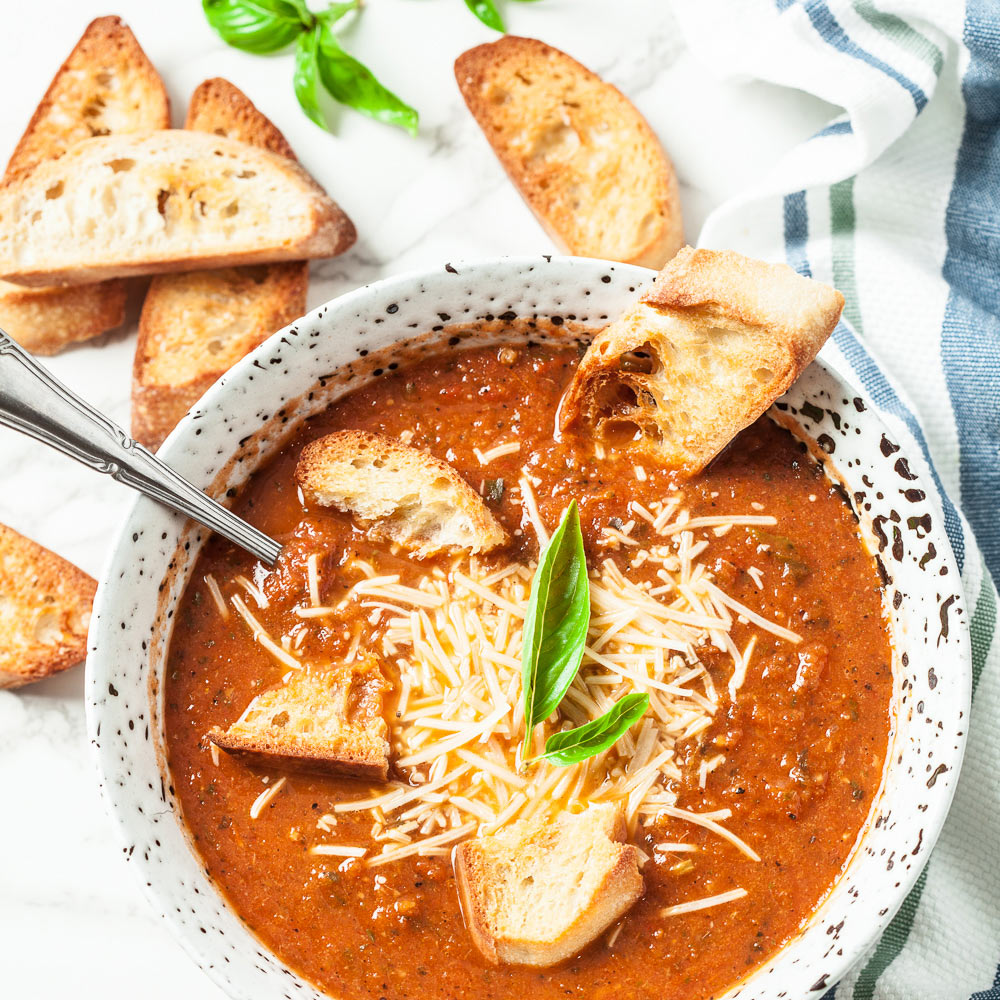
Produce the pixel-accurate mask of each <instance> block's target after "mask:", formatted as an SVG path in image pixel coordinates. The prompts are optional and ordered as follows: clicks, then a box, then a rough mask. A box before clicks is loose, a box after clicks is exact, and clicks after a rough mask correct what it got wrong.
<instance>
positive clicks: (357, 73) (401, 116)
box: [317, 21, 420, 135]
mask: <svg viewBox="0 0 1000 1000" xmlns="http://www.w3.org/2000/svg"><path fill="white" fill-rule="evenodd" d="M318 31H319V52H318V55H317V64H318V67H319V78H320V80H321V81H322V82H323V86H324V87H325V88H326V89H327V90H328V91H329V93H330V96H331V97H333V98H334V99H335V100H337V101H339V102H340V103H341V104H346V105H347V106H348V107H351V108H354V110H355V111H360V112H361V113H362V114H364V115H368V117H369V118H374V119H376V121H380V122H385V123H386V124H389V125H398V126H399V127H400V128H404V129H406V131H407V132H409V133H410V135H416V134H417V125H418V123H419V120H420V116H419V115H418V114H417V112H416V111H415V110H414V109H413V108H411V107H410V105H409V104H407V103H406V102H405V101H402V100H400V99H399V98H398V97H397V96H396V95H395V94H394V93H393V92H392V91H391V90H388V89H387V88H386V87H384V86H382V84H381V83H379V81H378V80H376V79H375V76H374V74H373V73H372V71H371V70H370V69H368V67H367V66H365V65H363V64H362V63H360V62H358V60H357V59H355V58H354V56H352V55H349V54H348V53H346V52H345V51H344V50H343V49H342V48H341V47H340V42H338V41H337V36H336V35H335V34H334V33H333V31H332V30H331V29H330V27H329V25H328V24H326V23H325V22H323V21H321V22H320V23H319V25H318Z"/></svg>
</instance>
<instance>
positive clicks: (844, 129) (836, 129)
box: [812, 121, 854, 139]
mask: <svg viewBox="0 0 1000 1000" xmlns="http://www.w3.org/2000/svg"><path fill="white" fill-rule="evenodd" d="M853 131H854V126H853V125H852V124H851V123H850V122H849V121H844V122H831V123H830V124H829V125H827V126H826V128H821V129H820V130H819V131H818V132H817V133H816V134H815V135H814V136H813V137H812V138H813V139H821V138H822V137H823V136H825V135H850V134H851V133H852V132H853Z"/></svg>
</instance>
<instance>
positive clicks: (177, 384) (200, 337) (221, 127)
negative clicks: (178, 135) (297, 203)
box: [132, 78, 309, 449]
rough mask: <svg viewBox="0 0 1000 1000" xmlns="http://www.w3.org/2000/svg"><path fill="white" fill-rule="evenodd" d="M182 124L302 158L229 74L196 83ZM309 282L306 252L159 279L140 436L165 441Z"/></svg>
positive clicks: (137, 420) (137, 390) (141, 365)
mask: <svg viewBox="0 0 1000 1000" xmlns="http://www.w3.org/2000/svg"><path fill="white" fill-rule="evenodd" d="M184 127H185V128H188V129H192V130H195V131H199V132H208V133H210V134H212V135H222V136H228V137H229V138H232V139H239V140H240V141H241V142H247V143H250V144H251V145H254V146H259V147H260V148H261V149H268V150H270V151H271V152H272V153H276V154H278V155H279V156H285V157H288V158H289V159H295V155H294V153H293V152H292V148H291V146H289V145H288V143H287V141H286V140H285V137H284V136H283V135H282V134H281V132H279V131H278V129H277V128H275V126H274V125H273V124H272V123H271V122H270V120H269V119H268V118H267V117H266V116H265V115H263V114H261V112H260V111H258V110H257V108H256V107H254V105H253V104H252V103H251V102H250V100H249V98H247V96H246V95H245V94H244V93H243V92H242V91H241V90H238V89H237V88H236V87H234V86H233V85H232V84H231V83H229V82H228V81H227V80H222V79H218V78H216V79H212V80H206V81H205V82H204V83H202V84H201V85H200V86H199V87H198V88H197V90H195V92H194V94H193V95H192V97H191V103H190V105H189V106H188V115H187V121H186V122H185V125H184ZM308 285H309V264H308V263H307V262H306V261H289V262H287V263H284V264H261V265H257V266H255V267H241V268H222V269H219V270H214V271H192V272H189V273H187V274H164V275H158V276H157V277H155V278H153V280H152V282H151V283H150V286H149V291H148V292H147V293H146V299H145V301H144V302H143V306H142V316H141V317H140V319H139V340H138V343H137V344H136V350H135V364H134V365H133V369H132V434H133V436H134V437H135V438H136V440H138V441H141V442H142V443H143V444H144V445H146V447H148V448H154V449H155V448H158V447H159V446H160V444H161V443H162V442H163V439H164V438H165V437H166V436H167V435H168V434H169V433H170V431H171V430H172V429H173V428H174V427H175V426H176V424H177V422H178V421H179V420H180V419H181V417H182V416H184V414H185V413H186V412H187V411H188V410H189V409H190V408H191V406H193V405H194V403H195V402H197V400H198V399H199V398H200V397H201V396H202V395H203V394H204V392H205V390H206V389H208V387H209V386H210V385H212V383H214V382H215V381H216V380H217V379H218V378H219V377H220V376H222V375H223V374H225V372H226V371H228V370H229V369H230V368H231V367H232V366H233V365H234V364H236V362H237V361H239V360H240V358H243V357H245V356H246V355H247V354H249V353H250V351H252V350H253V349H254V348H255V347H257V346H258V345H259V344H261V343H263V342H264V341H265V340H266V339H267V338H268V337H269V336H270V335H271V334H272V333H274V332H275V331H276V330H280V329H281V328H282V327H284V326H287V325H288V324H289V323H291V322H292V321H293V320H295V319H297V318H298V317H299V316H301V315H302V314H303V313H304V312H305V310H306V291H307V288H308Z"/></svg>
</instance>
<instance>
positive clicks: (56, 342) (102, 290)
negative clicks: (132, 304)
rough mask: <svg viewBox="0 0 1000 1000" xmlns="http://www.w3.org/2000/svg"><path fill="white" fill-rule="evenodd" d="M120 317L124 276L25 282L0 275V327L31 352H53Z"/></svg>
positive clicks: (96, 332) (95, 334)
mask: <svg viewBox="0 0 1000 1000" xmlns="http://www.w3.org/2000/svg"><path fill="white" fill-rule="evenodd" d="M124 321H125V282H124V281H122V280H121V279H120V278H112V279H111V280H109V281H99V282H97V283H96V284H94V285H73V286H72V287H60V286H54V287H47V288H25V287H24V286H23V285H14V284H12V283H11V282H9V281H0V329H3V330H5V331H6V332H7V333H9V334H10V335H11V336H12V337H13V338H14V339H15V340H16V341H17V342H18V343H19V344H20V345H21V346H22V347H23V348H24V349H25V350H28V351H31V352H32V353H33V354H58V353H59V351H61V350H62V349H63V348H64V347H68V346H69V345H70V344H76V343H79V342H80V341H83V340H92V339H93V338H94V337H98V336H100V335H101V334H102V333H104V332H105V331H106V330H112V329H114V328H115V327H116V326H121V324H122V323H123V322H124Z"/></svg>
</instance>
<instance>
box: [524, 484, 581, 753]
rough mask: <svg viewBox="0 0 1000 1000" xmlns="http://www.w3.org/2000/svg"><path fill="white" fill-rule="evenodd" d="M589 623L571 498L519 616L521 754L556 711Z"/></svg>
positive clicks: (573, 674)
mask: <svg viewBox="0 0 1000 1000" xmlns="http://www.w3.org/2000/svg"><path fill="white" fill-rule="evenodd" d="M589 623H590V583H589V581H588V580H587V557H586V554H585V553H584V550H583V533H582V531H581V530H580V514H579V511H578V510H577V506H576V501H575V500H574V501H573V502H572V503H570V505H569V507H567V508H566V510H565V511H564V512H563V516H562V519H561V520H560V522H559V527H558V528H556V530H555V532H554V533H553V535H552V538H551V539H550V540H549V543H548V545H546V546H545V548H544V549H543V550H542V552H541V554H540V555H539V558H538V568H537V569H536V570H535V576H534V579H533V580H532V581H531V597H530V598H529V600H528V608H527V611H526V613H525V616H524V631H523V637H524V638H523V642H522V647H521V686H522V689H523V695H524V755H525V756H527V754H528V749H529V747H530V744H531V734H532V732H533V730H534V728H535V726H536V725H537V724H538V723H539V722H542V721H543V720H545V719H547V718H548V717H549V716H550V715H551V714H552V713H553V712H554V711H555V710H556V709H557V708H558V707H559V703H560V702H561V701H562V699H563V695H565V694H566V692H567V690H569V686H570V684H572V683H573V678H574V677H576V672H577V671H578V670H579V669H580V663H581V661H582V660H583V647H584V646H585V645H586V643H587V626H588V624H589Z"/></svg>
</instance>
